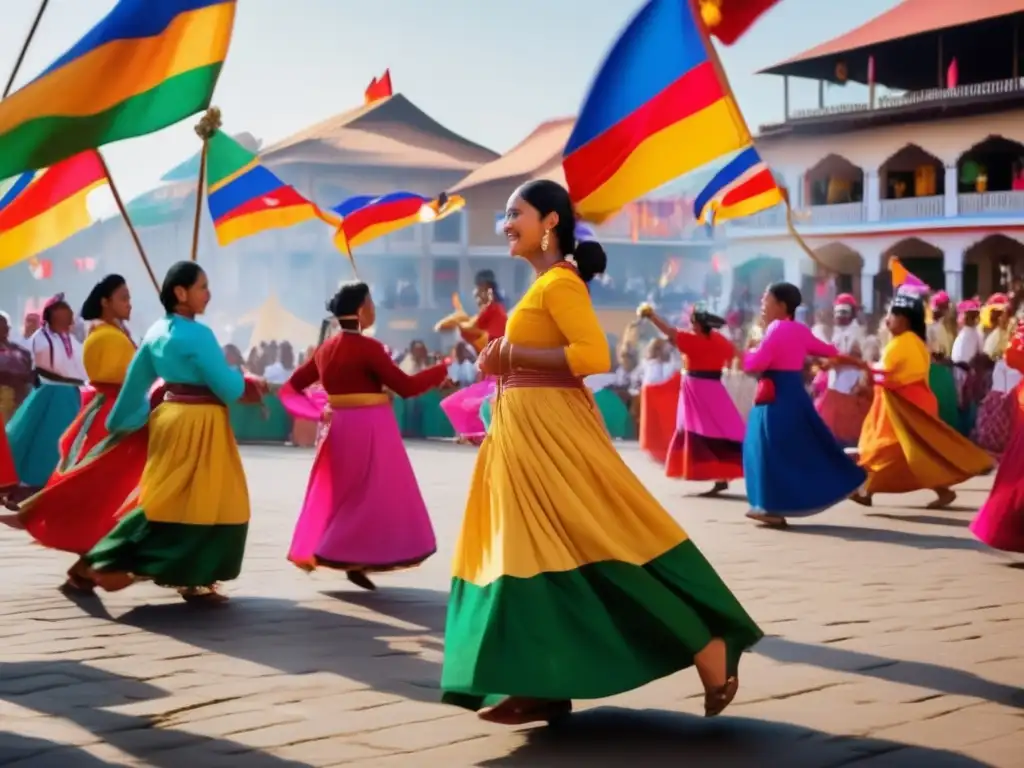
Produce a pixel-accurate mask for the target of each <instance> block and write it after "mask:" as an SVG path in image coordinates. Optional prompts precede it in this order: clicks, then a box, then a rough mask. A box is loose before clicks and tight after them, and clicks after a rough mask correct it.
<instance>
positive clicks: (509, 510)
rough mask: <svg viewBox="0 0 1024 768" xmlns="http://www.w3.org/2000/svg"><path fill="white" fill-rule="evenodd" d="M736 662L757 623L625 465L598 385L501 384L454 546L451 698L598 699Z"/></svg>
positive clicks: (757, 634) (448, 640)
mask: <svg viewBox="0 0 1024 768" xmlns="http://www.w3.org/2000/svg"><path fill="white" fill-rule="evenodd" d="M715 636H718V637H721V638H723V639H724V640H725V642H726V644H727V647H728V656H729V666H730V671H732V672H734V671H735V670H736V668H737V666H738V664H739V657H740V655H741V654H742V653H743V651H745V650H746V649H748V648H749V647H750V646H752V645H753V644H754V643H756V642H757V641H758V640H759V639H760V638H761V631H760V630H759V629H758V627H757V625H756V624H755V623H754V622H753V620H752V619H751V618H750V617H749V616H748V615H747V613H746V611H744V610H743V608H742V606H741V605H740V604H739V602H738V601H737V600H736V598H735V597H734V596H733V594H732V593H731V592H730V591H729V589H728V587H727V586H726V585H725V583H724V582H723V581H722V579H721V578H720V577H719V576H718V574H717V573H716V572H715V570H714V569H713V568H712V567H711V565H710V564H709V563H708V561H707V560H705V559H704V557H703V555H702V554H701V553H700V551H699V550H698V549H697V547H696V545H695V544H694V543H693V542H692V541H690V540H689V539H688V537H687V535H686V532H685V531H683V529H682V528H681V527H680V526H679V524H678V523H676V521H675V520H674V519H673V518H672V517H671V516H670V515H669V514H668V513H667V512H666V511H665V510H664V509H663V508H662V507H661V505H660V504H659V503H658V502H657V501H656V500H655V499H654V497H652V496H651V494H650V493H649V492H648V491H647V489H646V488H644V486H643V484H642V483H641V482H640V481H639V480H638V479H637V478H636V477H635V476H634V475H633V473H632V472H630V470H629V468H628V467H627V466H626V464H625V463H624V462H623V460H622V458H621V456H620V455H619V454H618V452H617V451H616V450H615V447H614V445H613V444H612V442H611V439H610V438H609V436H608V434H607V432H606V431H605V429H604V427H603V425H602V423H601V420H600V419H599V418H598V415H597V413H596V411H595V406H594V403H593V400H592V398H591V397H590V395H589V393H588V392H586V391H585V390H584V389H583V388H582V387H580V388H558V387H545V386H541V387H522V388H513V389H509V390H506V391H504V392H503V393H502V395H501V398H500V399H499V401H498V402H497V404H496V407H495V411H494V423H493V425H492V429H491V432H490V434H489V435H488V438H487V439H486V440H485V441H484V443H483V445H482V446H481V448H480V451H479V453H478V455H477V461H476V468H475V470H474V474H473V481H472V485H471V486H470V491H469V500H468V502H467V506H466V513H465V517H464V519H463V523H462V531H461V534H460V536H459V539H458V542H457V544H456V547H455V558H454V564H453V579H452V586H451V597H450V598H449V603H448V619H447V624H446V629H445V656H444V668H443V671H442V673H441V688H442V690H443V692H444V700H445V701H446V702H448V703H451V704H457V705H460V706H464V707H468V708H470V709H477V708H479V707H481V706H486V705H489V704H491V703H494V702H496V701H497V700H499V699H501V698H502V697H504V696H529V697H538V698H548V699H592V698H601V697H604V696H611V695H614V694H617V693H621V692H623V691H628V690H631V689H633V688H637V687H639V686H642V685H645V684H646V683H648V682H650V681H652V680H655V679H658V678H660V677H664V676H666V675H670V674H672V673H674V672H677V671H679V670H681V669H684V668H686V667H689V666H690V665H691V664H692V663H693V658H694V655H695V654H696V653H698V652H699V651H700V650H701V649H702V648H703V647H704V646H705V645H706V644H707V643H708V642H709V641H710V640H711V639H712V638H713V637H715Z"/></svg>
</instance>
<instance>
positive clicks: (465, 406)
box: [441, 378, 498, 438]
mask: <svg viewBox="0 0 1024 768" xmlns="http://www.w3.org/2000/svg"><path fill="white" fill-rule="evenodd" d="M497 388H498V385H497V383H496V382H495V380H494V379H493V378H489V379H484V380H483V381H478V382H477V383H476V384H470V385H469V386H468V387H465V388H463V389H460V390H459V391H458V392H453V393H452V394H450V395H448V397H446V398H445V399H444V400H442V401H441V410H442V411H444V415H445V416H447V417H448V421H450V422H451V423H452V428H453V429H454V430H455V434H457V435H459V436H461V437H471V438H480V437H483V436H484V435H486V434H487V428H486V427H485V426H484V423H483V421H481V420H480V406H481V405H483V403H484V400H486V399H487V398H489V397H491V396H492V395H493V394H494V393H495V392H496V391H497Z"/></svg>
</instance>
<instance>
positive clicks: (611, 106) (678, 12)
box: [562, 0, 751, 223]
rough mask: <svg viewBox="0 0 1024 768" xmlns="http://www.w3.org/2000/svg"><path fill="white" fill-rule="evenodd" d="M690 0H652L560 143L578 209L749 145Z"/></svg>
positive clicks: (607, 206) (595, 218)
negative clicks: (573, 125) (566, 141)
mask: <svg viewBox="0 0 1024 768" xmlns="http://www.w3.org/2000/svg"><path fill="white" fill-rule="evenodd" d="M694 13H695V11H694V6H693V5H692V4H691V0H649V2H647V4H646V5H644V7H643V8H642V9H641V10H640V12H639V13H638V14H637V15H636V17H635V18H634V19H633V20H632V21H631V22H630V24H629V26H628V27H627V28H626V29H625V31H624V32H623V33H622V35H621V37H620V38H619V39H618V41H617V42H616V43H615V45H614V47H613V48H612V50H611V52H610V53H609V54H608V56H607V58H606V59H605V61H604V63H603V64H602V65H601V69H600V70H599V71H598V74H597V77H596V78H595V79H594V82H593V84H592V85H591V87H590V92H589V93H588V94H587V98H586V100H585V101H584V104H583V108H582V109H581V110H580V114H579V118H578V119H577V121H576V126H575V128H573V132H572V135H571V136H570V137H569V141H568V144H567V145H566V147H565V151H564V152H563V161H562V164H563V167H564V169H565V177H566V181H567V182H568V185H569V192H570V194H571V195H572V199H573V202H574V203H575V204H576V207H577V210H578V212H579V215H580V217H581V218H583V219H585V220H587V221H592V222H596V223H601V222H604V221H606V220H607V219H609V218H611V217H612V216H614V215H615V213H617V212H618V211H619V210H620V209H621V208H622V207H623V206H624V205H626V204H627V203H630V202H632V201H633V200H637V199H639V198H641V197H642V196H644V195H645V194H647V193H649V192H652V191H654V190H656V189H658V188H659V187H661V186H663V185H665V184H667V183H668V182H670V181H672V180H673V179H676V178H678V177H680V176H682V175H683V174H685V173H688V172H690V171H693V170H696V169H697V168H700V167H701V166H703V165H706V164H708V163H710V162H712V161H714V160H717V159H718V158H720V157H723V156H724V155H727V154H729V153H731V152H735V151H737V150H739V149H742V148H743V147H746V146H748V145H749V144H750V142H751V137H750V132H749V130H748V129H747V126H746V124H745V122H744V121H743V117H742V115H741V114H740V111H739V108H738V107H737V105H736V101H735V99H734V97H733V96H732V93H731V92H730V89H729V85H728V83H727V82H726V81H725V79H724V77H722V76H721V75H720V74H719V71H718V64H717V61H716V60H715V58H714V55H713V49H712V47H711V42H710V41H709V40H708V38H707V33H706V31H705V29H704V25H703V23H702V22H701V21H699V20H698V19H697V18H696V17H695V15H694Z"/></svg>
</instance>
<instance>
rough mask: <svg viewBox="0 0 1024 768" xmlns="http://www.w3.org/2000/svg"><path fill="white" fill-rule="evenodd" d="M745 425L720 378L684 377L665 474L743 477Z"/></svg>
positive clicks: (688, 477)
mask: <svg viewBox="0 0 1024 768" xmlns="http://www.w3.org/2000/svg"><path fill="white" fill-rule="evenodd" d="M745 431H746V425H745V424H744V423H743V418H742V417H741V416H740V413H739V411H738V410H736V405H735V404H734V403H733V401H732V398H731V397H729V393H728V392H727V391H726V389H725V386H724V385H723V384H722V381H721V379H709V378H703V377H701V376H699V375H697V376H695V375H690V374H687V375H685V376H683V382H682V387H681V388H680V391H679V406H678V410H677V411H676V431H675V434H674V435H673V436H672V443H671V445H670V446H669V450H668V457H667V459H666V461H665V474H667V475H668V476H669V477H675V478H681V479H683V480H716V481H717V480H735V479H737V478H740V477H743V434H744V432H745Z"/></svg>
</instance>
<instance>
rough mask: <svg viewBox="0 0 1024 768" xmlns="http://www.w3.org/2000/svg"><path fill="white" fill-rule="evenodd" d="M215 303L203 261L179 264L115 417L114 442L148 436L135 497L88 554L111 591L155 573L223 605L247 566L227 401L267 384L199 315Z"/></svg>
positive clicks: (241, 485) (244, 514) (163, 582)
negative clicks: (225, 348)
mask: <svg viewBox="0 0 1024 768" xmlns="http://www.w3.org/2000/svg"><path fill="white" fill-rule="evenodd" d="M209 302H210V287H209V283H208V281H207V278H206V273H205V272H203V270H202V268H200V267H199V265H198V264H196V263H195V262H191V261H182V262H178V263H177V264H175V265H174V266H173V267H171V269H170V271H168V273H167V276H166V277H165V278H164V282H163V286H162V288H161V289H160V303H161V304H163V307H164V309H165V310H166V311H167V316H166V317H164V318H163V319H162V320H158V321H157V322H156V323H155V324H154V325H153V327H151V328H150V329H149V331H148V332H147V333H146V336H145V338H144V339H143V341H142V344H141V345H140V346H139V350H138V352H137V353H136V355H135V358H134V359H133V360H132V363H131V366H129V368H128V374H127V376H126V377H125V381H124V385H123V387H122V388H121V392H120V394H119V395H118V396H117V400H116V402H115V403H114V407H113V409H112V410H111V412H110V416H109V417H108V419H107V427H108V429H109V430H110V432H111V433H112V434H111V440H113V439H115V438H117V437H119V436H120V435H122V434H123V433H127V432H133V431H135V430H139V429H142V428H143V427H145V426H147V424H148V427H149V437H148V455H147V459H146V464H145V469H144V470H143V472H142V477H141V479H140V481H139V488H138V501H137V504H135V505H134V506H133V508H131V509H130V510H129V511H127V513H126V514H125V515H124V516H123V517H121V518H120V520H119V521H118V523H117V525H116V526H115V527H114V529H113V530H112V531H110V533H108V534H107V535H106V536H105V537H104V538H103V539H102V540H101V541H100V542H99V543H98V544H96V546H95V547H93V548H92V549H91V550H90V551H89V552H88V553H87V554H86V555H85V557H84V561H85V562H84V564H85V565H86V566H88V568H86V569H83V572H82V574H81V577H82V578H83V579H88V580H90V581H92V582H94V583H95V584H97V585H98V586H100V587H102V588H103V589H105V590H108V591H114V590H118V589H123V588H124V587H127V586H129V585H130V584H132V583H133V582H135V581H141V580H152V581H154V582H156V583H157V584H158V585H160V586H165V587H175V588H177V589H178V590H179V592H180V593H181V595H182V597H184V598H185V599H186V600H190V601H192V600H196V601H208V602H221V601H223V600H226V599H227V598H226V597H225V596H224V595H222V594H221V593H220V592H218V591H217V589H216V584H217V582H221V581H228V580H229V579H234V578H236V577H237V576H238V574H239V572H240V570H241V567H242V556H243V554H244V552H245V539H246V534H247V531H248V527H249V526H248V524H249V492H248V488H247V487H246V482H245V472H244V470H243V469H242V460H241V457H240V456H239V453H238V446H237V444H236V443H235V438H234V435H233V434H232V432H231V423H230V420H229V417H228V409H227V404H228V403H232V402H235V401H238V400H243V401H244V402H249V401H255V402H258V401H259V400H260V399H261V398H262V394H263V393H265V392H266V384H265V383H264V382H263V381H262V380H260V379H247V378H245V377H244V376H243V375H242V374H241V373H240V372H239V371H237V370H234V369H232V368H231V367H230V366H229V365H228V364H227V362H226V361H225V359H224V354H223V352H222V351H221V348H220V345H219V344H218V343H217V339H216V337H215V336H214V335H213V331H211V330H210V329H209V328H208V327H207V326H205V325H202V324H201V323H199V322H197V320H196V318H197V317H198V316H199V315H201V314H203V312H204V311H205V310H206V306H207V304H209ZM157 379H163V382H164V383H163V385H162V386H161V387H160V389H158V390H157V392H156V393H155V394H154V395H153V396H152V397H150V390H151V388H152V387H153V385H154V383H156V381H157ZM151 402H153V403H157V405H156V407H155V408H154V409H153V410H152V413H151V412H150V404H151Z"/></svg>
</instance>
